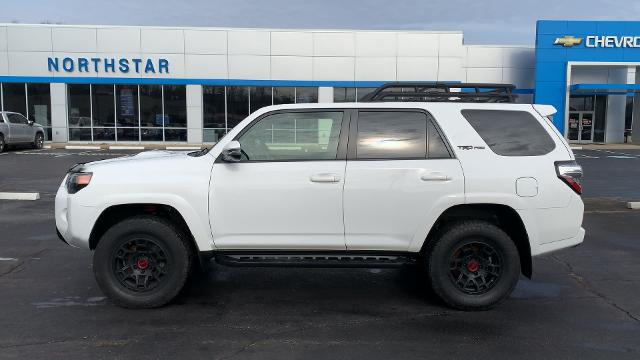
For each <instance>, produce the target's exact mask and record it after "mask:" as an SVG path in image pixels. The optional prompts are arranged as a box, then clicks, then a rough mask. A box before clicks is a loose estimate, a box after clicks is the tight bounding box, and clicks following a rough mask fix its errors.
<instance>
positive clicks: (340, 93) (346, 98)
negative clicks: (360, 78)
mask: <svg viewBox="0 0 640 360" xmlns="http://www.w3.org/2000/svg"><path fill="white" fill-rule="evenodd" d="M355 101H356V89H355V88H346V87H337V88H333V102H337V103H342V102H355Z"/></svg>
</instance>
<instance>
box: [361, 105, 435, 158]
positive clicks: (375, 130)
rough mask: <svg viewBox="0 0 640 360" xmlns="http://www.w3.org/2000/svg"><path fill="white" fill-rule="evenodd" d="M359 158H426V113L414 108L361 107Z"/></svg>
mask: <svg viewBox="0 0 640 360" xmlns="http://www.w3.org/2000/svg"><path fill="white" fill-rule="evenodd" d="M356 155H357V158H358V159H425V158H426V157H427V115H426V114H425V113H422V112H417V111H415V112H414V111H360V112H359V113H358V143H357V147H356Z"/></svg>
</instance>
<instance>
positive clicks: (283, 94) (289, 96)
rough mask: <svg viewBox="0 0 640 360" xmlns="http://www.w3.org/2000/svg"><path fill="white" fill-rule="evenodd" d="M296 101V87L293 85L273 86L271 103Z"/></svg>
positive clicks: (291, 102)
mask: <svg viewBox="0 0 640 360" xmlns="http://www.w3.org/2000/svg"><path fill="white" fill-rule="evenodd" d="M295 102H296V88H294V87H274V88H273V104H274V105H278V104H293V103H295Z"/></svg>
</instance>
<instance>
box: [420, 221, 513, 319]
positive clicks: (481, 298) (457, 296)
mask: <svg viewBox="0 0 640 360" xmlns="http://www.w3.org/2000/svg"><path fill="white" fill-rule="evenodd" d="M478 243H481V244H486V245H488V246H489V247H490V248H492V249H493V250H495V255H497V256H494V258H499V260H496V262H499V263H500V264H501V272H500V276H499V277H497V280H495V282H494V283H493V285H492V286H491V287H489V288H488V289H487V290H485V292H484V293H482V292H479V293H468V292H465V290H464V289H461V286H460V285H458V284H457V283H456V281H455V280H454V276H452V270H451V268H452V267H453V264H454V262H452V259H453V258H454V257H456V256H459V255H456V254H459V252H460V249H463V248H464V247H465V246H467V248H473V246H474V244H478ZM427 245H428V246H427V248H426V249H425V260H426V261H425V263H426V267H427V278H428V281H429V285H430V286H431V288H432V289H433V292H434V293H435V294H436V295H437V296H438V297H440V299H442V301H444V302H445V303H446V304H447V305H448V306H450V307H452V308H455V309H459V310H487V309H490V308H492V307H494V306H496V305H497V304H499V303H501V302H502V301H504V300H505V299H506V298H507V297H509V295H510V294H511V292H512V291H513V289H514V288H515V286H516V284H517V283H518V278H519V277H520V257H519V255H518V249H517V248H516V246H515V244H514V242H513V241H512V240H511V238H510V237H509V236H508V235H507V234H506V233H505V232H504V231H503V230H502V229H500V228H499V227H497V226H496V225H493V224H491V223H489V222H486V221H476V220H466V221H459V222H455V223H452V224H449V225H447V226H445V227H444V228H443V229H442V230H441V231H439V232H438V233H437V234H436V236H435V237H434V239H433V240H431V242H430V243H428V244H427ZM494 260H495V259H494ZM464 269H465V270H466V269H467V268H466V267H465V268H464ZM480 269H482V267H480ZM475 274H477V272H476V273H475Z"/></svg>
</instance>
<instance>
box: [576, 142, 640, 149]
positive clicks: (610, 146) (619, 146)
mask: <svg viewBox="0 0 640 360" xmlns="http://www.w3.org/2000/svg"><path fill="white" fill-rule="evenodd" d="M570 145H571V148H572V149H574V150H575V149H582V150H640V144H575V143H573V144H570Z"/></svg>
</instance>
